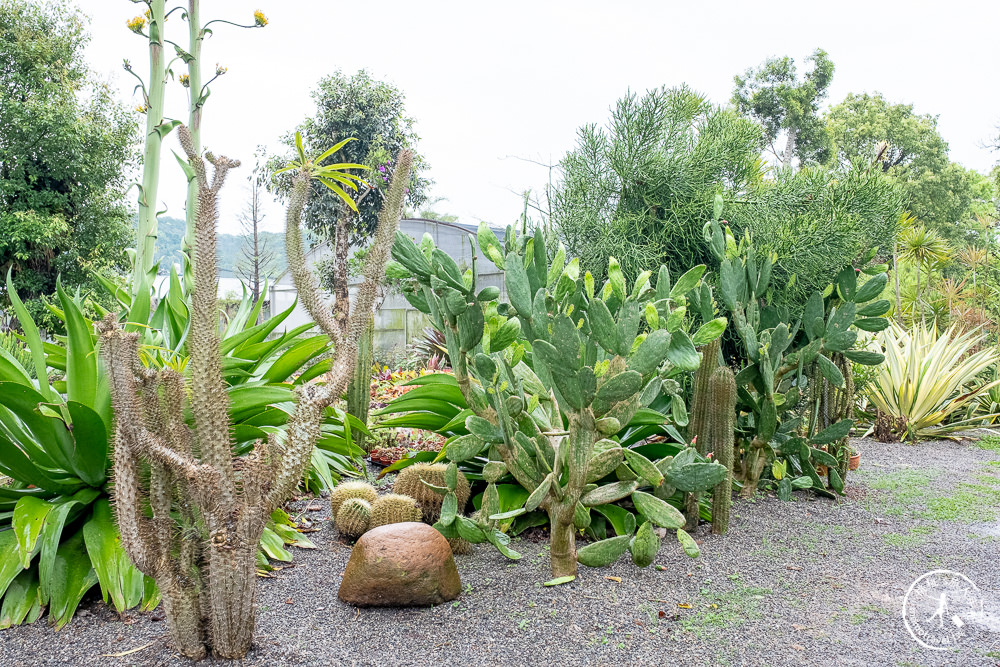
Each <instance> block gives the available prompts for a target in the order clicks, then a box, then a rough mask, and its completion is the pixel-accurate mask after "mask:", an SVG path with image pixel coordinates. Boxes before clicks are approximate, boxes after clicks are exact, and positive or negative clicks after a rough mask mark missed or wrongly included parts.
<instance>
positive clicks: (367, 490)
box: [330, 482, 378, 519]
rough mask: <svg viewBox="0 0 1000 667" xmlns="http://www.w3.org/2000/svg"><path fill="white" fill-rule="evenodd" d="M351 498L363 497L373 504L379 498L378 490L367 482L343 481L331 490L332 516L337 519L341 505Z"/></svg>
mask: <svg viewBox="0 0 1000 667" xmlns="http://www.w3.org/2000/svg"><path fill="white" fill-rule="evenodd" d="M349 498H361V499H362V500H365V501H367V502H368V503H369V504H372V503H374V502H375V501H376V500H378V491H376V490H375V487H374V486H372V485H371V484H369V483H367V482H341V483H340V484H338V485H337V486H335V487H334V489H333V491H331V492H330V516H332V517H333V518H335V519H336V518H337V513H338V512H339V511H340V506H341V505H343V504H344V501H346V500H348V499H349Z"/></svg>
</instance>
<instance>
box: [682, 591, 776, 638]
mask: <svg viewBox="0 0 1000 667" xmlns="http://www.w3.org/2000/svg"><path fill="white" fill-rule="evenodd" d="M771 593H773V591H772V590H771V589H770V588H755V587H750V586H737V587H736V588H734V589H733V590H731V591H729V592H727V593H717V592H714V591H711V590H709V589H707V588H703V589H701V600H700V601H699V602H697V603H696V605H697V606H698V607H699V609H698V610H697V611H696V612H695V613H694V614H692V615H691V616H688V617H687V618H683V619H681V627H682V628H683V629H684V630H685V631H687V632H693V633H694V634H695V635H696V636H697V637H699V638H701V637H702V636H704V635H705V634H706V632H708V631H710V630H713V629H722V628H736V627H739V626H741V625H743V624H744V623H747V622H748V621H755V620H758V619H760V618H763V614H762V613H761V612H760V610H759V609H758V606H759V602H760V600H762V599H763V598H764V596H765V595H770V594H771Z"/></svg>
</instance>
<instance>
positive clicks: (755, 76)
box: [732, 49, 834, 167]
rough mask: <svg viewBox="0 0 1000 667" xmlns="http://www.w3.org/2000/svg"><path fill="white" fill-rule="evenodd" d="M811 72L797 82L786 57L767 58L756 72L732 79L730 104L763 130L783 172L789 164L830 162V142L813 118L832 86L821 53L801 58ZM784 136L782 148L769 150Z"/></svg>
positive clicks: (829, 66) (820, 123) (828, 64)
mask: <svg viewBox="0 0 1000 667" xmlns="http://www.w3.org/2000/svg"><path fill="white" fill-rule="evenodd" d="M806 62H807V63H812V69H811V70H809V71H808V72H806V73H805V74H804V75H803V77H802V79H801V80H800V79H799V78H798V73H797V71H796V67H795V61H794V60H793V59H792V58H789V57H788V56H785V57H784V58H769V59H767V60H766V61H765V62H764V64H763V65H761V66H760V67H758V68H757V69H753V68H750V69H748V70H747V71H746V72H745V73H744V74H743V75H742V76H740V75H738V74H737V75H736V76H735V77H733V80H734V82H735V83H736V88H735V89H734V90H733V97H732V104H733V105H735V106H736V108H737V110H738V111H739V112H740V113H741V114H744V115H747V116H749V117H751V118H753V119H754V120H756V121H758V122H759V123H761V124H762V125H763V126H764V133H765V135H766V137H767V142H768V145H769V146H770V148H771V152H772V153H774V156H775V157H776V158H778V159H780V160H781V162H782V164H783V165H784V166H785V167H790V166H791V164H792V158H793V157H797V158H798V159H799V162H800V163H802V164H807V163H824V162H826V161H827V160H828V159H829V157H830V140H829V137H828V136H827V132H826V127H825V126H824V124H823V121H822V120H821V119H820V116H819V105H820V103H821V102H822V101H823V100H824V99H825V98H826V94H827V89H828V88H829V87H830V82H831V81H832V80H833V71H834V65H833V61H832V60H830V58H829V57H828V56H827V53H826V51H824V50H823V49H816V50H815V51H814V52H813V54H812V55H811V56H809V57H808V58H806ZM782 132H784V133H785V148H784V150H783V151H781V152H780V153H779V152H778V150H777V149H776V148H775V143H776V142H777V141H778V137H779V135H780V134H781V133H782Z"/></svg>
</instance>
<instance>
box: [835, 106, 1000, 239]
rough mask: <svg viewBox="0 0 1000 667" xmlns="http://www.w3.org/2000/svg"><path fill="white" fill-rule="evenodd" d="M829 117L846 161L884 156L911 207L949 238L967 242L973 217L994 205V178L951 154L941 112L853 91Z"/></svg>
mask: <svg viewBox="0 0 1000 667" xmlns="http://www.w3.org/2000/svg"><path fill="white" fill-rule="evenodd" d="M825 120H826V127H827V130H828V131H829V133H830V137H831V139H832V140H833V144H834V147H835V151H836V158H837V160H838V161H839V162H840V163H842V164H844V163H857V162H859V161H860V162H862V163H864V162H867V161H869V160H871V159H872V158H875V157H876V156H878V157H879V158H880V161H879V164H880V166H881V168H882V170H883V171H884V172H885V173H886V174H887V175H889V176H890V177H891V178H893V179H894V180H896V181H897V182H898V183H899V184H900V185H901V186H902V187H903V189H904V191H905V193H906V197H907V207H908V208H909V210H910V211H911V212H912V213H913V214H914V215H915V216H916V217H917V218H918V219H919V220H920V221H922V222H923V223H925V224H926V225H928V226H929V227H930V228H932V229H934V230H935V231H937V232H938V234H939V235H940V236H942V237H944V238H945V239H947V240H949V241H951V242H953V243H955V242H957V243H959V244H963V242H964V239H963V237H965V236H967V235H968V234H969V233H970V231H972V230H970V226H969V225H968V224H967V223H968V222H969V221H971V220H972V219H973V217H974V215H975V213H977V212H985V211H983V210H982V209H983V208H984V207H986V208H988V207H989V204H988V203H987V202H988V200H989V199H990V198H991V187H990V182H989V178H988V177H986V176H983V175H981V174H979V173H977V172H975V171H973V170H971V169H965V168H964V167H962V166H961V165H959V164H957V163H955V162H952V161H951V160H950V159H949V157H948V142H946V141H945V140H944V139H943V138H942V137H941V134H940V133H939V132H938V128H937V125H938V117H937V116H932V115H930V114H917V113H915V112H914V111H913V105H910V104H892V103H890V102H889V101H888V100H886V99H885V97H884V96H883V95H882V94H881V93H877V92H876V93H874V94H871V95H869V94H867V93H865V94H861V95H854V94H851V95H848V96H847V98H846V99H844V101H843V102H841V103H840V104H837V105H835V106H833V107H831V108H830V110H829V111H828V112H827V114H826V116H825Z"/></svg>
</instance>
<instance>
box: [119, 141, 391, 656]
mask: <svg viewBox="0 0 1000 667" xmlns="http://www.w3.org/2000/svg"><path fill="white" fill-rule="evenodd" d="M179 134H180V138H181V145H182V147H183V148H184V151H185V153H186V154H187V157H188V161H189V164H190V165H191V167H192V169H193V172H194V177H195V178H196V180H197V183H198V217H197V224H196V235H195V257H194V290H193V296H192V304H191V306H192V313H191V325H190V331H189V339H190V342H189V345H188V347H189V349H190V351H191V353H190V361H189V364H188V371H189V373H190V378H189V384H188V387H187V388H185V386H184V381H183V379H182V378H181V376H180V375H178V374H177V373H176V372H175V371H173V370H171V369H169V368H167V369H163V370H160V371H154V370H151V369H147V368H145V367H144V366H143V365H142V363H141V361H140V359H139V350H138V336H137V334H136V333H134V332H126V331H124V330H123V329H122V328H121V326H119V324H118V322H117V320H116V318H115V317H114V316H109V317H107V318H106V319H105V320H104V321H103V322H102V323H101V325H100V333H101V337H102V345H101V349H102V354H104V356H105V360H106V364H105V365H106V368H107V371H108V375H109V380H110V385H111V392H112V401H113V404H114V410H115V434H114V438H115V451H114V471H115V484H114V497H115V506H116V509H117V513H118V524H119V528H120V530H121V536H122V545H123V546H124V548H125V550H126V551H127V552H128V554H129V557H130V558H131V559H132V561H133V562H134V563H135V564H136V566H137V567H138V568H139V569H140V570H141V571H142V572H143V573H144V574H146V575H148V576H151V577H153V579H154V580H155V581H156V583H157V585H158V586H159V588H160V591H161V592H162V594H163V599H164V608H165V611H166V615H167V623H168V626H169V630H170V637H171V640H172V642H173V645H174V647H175V648H176V650H177V651H178V652H180V653H181V654H182V655H184V656H186V657H188V658H192V659H201V658H203V657H205V655H206V654H207V652H208V650H211V651H212V653H214V654H215V655H216V656H217V657H220V658H225V659H240V658H242V657H243V656H245V655H246V652H247V651H248V650H249V648H250V643H251V641H252V639H253V631H254V618H255V614H256V609H257V604H256V567H255V566H256V562H255V557H256V553H257V545H258V543H259V541H260V537H261V533H262V532H263V530H264V526H265V524H266V522H267V520H268V518H269V517H270V516H271V513H272V511H273V510H274V509H275V508H276V507H278V505H279V504H280V503H281V502H283V501H284V500H285V499H286V498H287V497H288V496H289V495H290V494H291V492H292V491H293V490H294V488H295V486H296V484H298V482H299V480H301V479H302V474H303V471H304V469H305V467H306V466H307V465H308V463H309V461H310V458H311V455H312V449H313V445H314V443H315V440H316V438H317V436H318V435H319V432H320V424H321V421H322V419H323V415H324V413H325V410H326V409H327V407H329V406H330V405H331V404H332V403H333V402H334V401H335V400H337V399H338V398H339V397H340V395H341V394H342V393H343V391H344V389H345V388H346V386H347V382H348V380H349V378H350V376H351V373H352V371H353V364H354V361H355V355H356V353H357V345H356V341H357V339H358V337H359V336H360V333H361V331H362V329H363V328H364V326H365V325H366V323H367V322H368V319H369V317H370V313H371V308H372V303H373V299H374V297H375V293H376V290H377V289H378V286H379V283H380V282H381V280H382V277H383V271H384V269H385V262H386V261H387V259H388V253H389V246H390V245H391V242H392V238H393V234H394V233H395V231H396V229H397V228H398V222H399V217H400V214H401V211H402V201H403V194H404V188H405V183H406V181H407V180H408V178H409V167H410V160H411V156H410V154H409V153H407V152H404V153H402V154H401V155H400V159H399V160H398V162H397V165H398V166H397V170H396V173H395V174H394V176H393V181H392V185H391V186H390V190H389V196H388V197H387V203H386V208H385V209H384V210H383V214H382V217H381V219H380V222H379V227H378V231H377V233H376V241H375V245H374V247H373V249H372V250H371V252H369V254H368V259H367V264H366V267H365V281H364V284H363V285H362V287H361V289H360V290H359V295H358V299H357V303H356V308H355V317H353V318H352V319H351V320H350V322H349V326H348V327H346V328H345V332H344V333H340V332H339V330H336V327H329V328H328V326H327V325H328V323H327V322H326V321H324V320H323V316H324V315H325V316H326V317H327V319H329V311H328V310H327V309H325V308H323V307H322V303H321V300H320V298H319V296H318V294H319V293H318V291H317V290H316V289H315V282H313V283H312V284H310V283H309V282H308V281H306V280H303V279H302V274H303V273H304V274H307V275H308V277H310V278H311V277H312V276H311V274H309V272H308V269H307V268H306V266H305V264H304V262H303V261H302V260H303V252H302V248H301V245H299V246H298V248H297V251H298V252H297V253H296V252H295V250H296V249H295V248H290V249H289V252H288V256H289V261H290V263H291V266H292V268H293V276H294V277H295V279H296V286H297V287H298V290H299V293H300V294H301V295H303V296H304V298H303V299H302V302H303V303H305V304H306V306H307V307H308V308H309V310H310V313H311V314H312V315H313V317H314V318H315V319H317V320H318V323H319V324H320V326H321V328H322V329H323V330H324V331H325V332H327V333H328V334H329V335H331V336H333V335H336V342H337V346H336V351H335V353H334V358H333V361H332V366H331V371H330V374H329V375H328V377H327V382H326V383H325V384H323V385H314V384H306V385H303V386H301V387H299V388H298V390H297V391H298V402H297V404H296V407H295V410H294V412H293V413H292V415H291V416H290V417H289V419H288V422H287V426H286V431H285V434H284V437H282V438H278V437H273V436H272V437H271V438H270V439H268V440H267V441H266V442H258V443H257V445H256V447H255V448H254V450H253V452H252V453H251V454H250V455H248V456H244V457H234V456H233V454H232V450H231V448H230V429H231V423H230V420H229V414H228V394H227V393H226V385H225V382H224V379H223V375H222V363H221V352H220V342H219V328H218V310H217V304H216V293H217V285H218V275H217V271H216V259H215V258H216V253H215V239H216V230H215V221H216V216H217V200H218V194H219V190H220V188H221V187H222V185H223V182H224V180H225V177H226V173H227V171H228V170H229V169H231V168H233V167H235V166H237V165H238V164H239V163H238V162H235V161H232V160H229V159H227V158H224V157H218V158H214V157H213V156H211V155H206V157H207V158H208V161H209V162H211V163H212V164H213V165H214V167H215V171H214V174H213V176H212V178H211V181H209V178H208V175H207V174H206V168H205V163H204V161H203V159H202V157H201V156H200V155H198V154H197V152H196V151H195V149H194V146H193V143H192V141H191V135H190V133H189V132H188V131H187V128H184V127H181V128H180V131H179ZM325 157H328V155H324V156H323V158H325ZM295 168H297V169H298V172H299V173H298V174H297V175H296V177H295V189H294V192H293V197H292V203H291V206H290V207H289V214H288V225H287V231H286V239H289V238H290V239H292V240H293V241H298V242H299V243H301V240H300V234H299V220H300V216H301V213H302V207H303V206H304V204H305V199H306V196H307V194H308V189H309V181H310V179H311V178H312V177H313V176H316V175H322V174H324V173H326V174H328V173H329V172H330V171H331V170H333V169H334V167H320V166H318V164H316V162H314V161H310V160H306V159H305V156H304V155H303V156H302V162H301V163H300V164H297V165H295ZM337 173H338V174H341V173H342V172H339V171H338V172H337ZM310 289H312V291H310ZM335 330H336V331H335ZM188 395H190V413H191V415H192V421H193V428H190V427H189V426H188V425H187V424H186V422H185V412H186V411H187V408H188V401H187V398H188ZM147 467H148V470H149V473H148V477H147V476H146V474H145V473H144V470H145V469H147Z"/></svg>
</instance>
